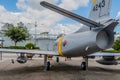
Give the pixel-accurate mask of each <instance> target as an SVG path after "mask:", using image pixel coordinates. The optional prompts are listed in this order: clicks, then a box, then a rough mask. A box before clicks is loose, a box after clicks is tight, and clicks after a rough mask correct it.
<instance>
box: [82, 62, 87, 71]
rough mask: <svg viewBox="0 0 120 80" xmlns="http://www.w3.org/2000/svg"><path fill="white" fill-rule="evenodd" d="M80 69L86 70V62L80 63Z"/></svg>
mask: <svg viewBox="0 0 120 80" xmlns="http://www.w3.org/2000/svg"><path fill="white" fill-rule="evenodd" d="M81 69H82V70H86V62H82V63H81Z"/></svg>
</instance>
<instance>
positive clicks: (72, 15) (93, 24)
mask: <svg viewBox="0 0 120 80" xmlns="http://www.w3.org/2000/svg"><path fill="white" fill-rule="evenodd" d="M40 5H42V6H43V7H46V8H48V9H50V10H52V11H55V12H57V13H59V14H61V15H64V16H66V17H69V18H71V19H73V20H76V21H78V22H80V23H82V24H84V25H87V26H88V27H100V26H103V25H102V24H100V23H97V22H95V21H92V20H90V19H87V18H84V17H82V16H79V15H77V14H75V13H72V12H70V11H67V10H65V9H62V8H60V7H57V6H55V5H52V4H50V3H48V2H45V1H42V2H40Z"/></svg>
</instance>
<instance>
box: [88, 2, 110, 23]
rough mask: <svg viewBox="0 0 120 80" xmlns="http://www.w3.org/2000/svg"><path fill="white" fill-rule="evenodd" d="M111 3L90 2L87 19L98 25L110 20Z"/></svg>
mask: <svg viewBox="0 0 120 80" xmlns="http://www.w3.org/2000/svg"><path fill="white" fill-rule="evenodd" d="M111 2H112V0H92V9H91V12H90V15H89V19H91V20H94V21H96V22H100V23H101V22H104V21H106V20H108V19H110V8H111Z"/></svg>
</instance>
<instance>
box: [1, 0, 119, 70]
mask: <svg viewBox="0 0 120 80" xmlns="http://www.w3.org/2000/svg"><path fill="white" fill-rule="evenodd" d="M92 1H93V3H92V8H91V12H90V15H89V18H85V17H82V16H79V15H77V14H75V13H72V12H70V11H67V10H65V9H62V8H60V7H57V6H55V5H53V4H50V3H48V2H45V1H42V2H40V5H41V6H43V7H46V8H48V9H50V10H52V11H55V12H57V13H59V14H61V15H64V16H66V17H69V18H71V19H73V20H76V21H78V22H80V23H82V24H84V27H85V29H84V31H83V30H82V31H81V30H78V31H76V32H74V33H73V34H70V35H62V36H59V37H58V39H57V40H56V41H55V44H54V51H39V50H17V49H0V51H1V52H14V53H21V54H22V53H25V54H27V53H33V54H42V55H45V57H44V62H45V68H46V69H47V70H48V69H49V68H50V62H49V61H47V55H52V56H62V57H83V59H84V61H83V62H82V63H81V68H82V69H83V70H86V69H87V67H88V58H89V56H103V59H101V60H98V61H97V62H98V63H100V64H104V65H116V64H118V62H117V60H115V56H120V54H104V53H99V54H98V53H96V52H99V51H102V50H105V49H109V48H111V47H112V45H113V43H114V32H113V30H114V28H115V27H116V26H117V25H118V24H119V22H118V20H115V19H111V18H110V7H111V1H112V0H92ZM26 60H27V59H26V58H25V56H24V55H21V56H20V57H19V59H18V62H22V63H23V62H26Z"/></svg>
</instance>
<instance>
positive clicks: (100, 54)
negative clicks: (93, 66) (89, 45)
mask: <svg viewBox="0 0 120 80" xmlns="http://www.w3.org/2000/svg"><path fill="white" fill-rule="evenodd" d="M88 56H120V53H105V52H96V53H93V54H90V55H88Z"/></svg>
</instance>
